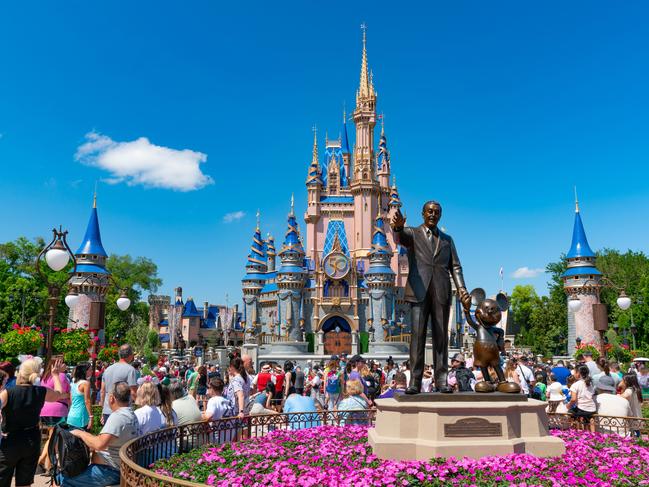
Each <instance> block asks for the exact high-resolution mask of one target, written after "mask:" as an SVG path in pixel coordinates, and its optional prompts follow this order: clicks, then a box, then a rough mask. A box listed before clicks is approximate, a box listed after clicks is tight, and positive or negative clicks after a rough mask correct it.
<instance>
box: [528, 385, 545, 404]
mask: <svg viewBox="0 0 649 487" xmlns="http://www.w3.org/2000/svg"><path fill="white" fill-rule="evenodd" d="M530 397H531V398H532V399H538V400H539V401H540V400H541V398H542V397H543V391H541V388H540V387H539V386H534V389H532V392H531V393H530Z"/></svg>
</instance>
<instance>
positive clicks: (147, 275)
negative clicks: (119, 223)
mask: <svg viewBox="0 0 649 487" xmlns="http://www.w3.org/2000/svg"><path fill="white" fill-rule="evenodd" d="M106 268H108V269H109V270H110V272H111V273H112V274H113V278H114V279H115V282H117V284H118V287H119V288H123V289H127V294H128V297H129V298H130V300H131V307H130V308H129V309H128V310H126V311H120V310H119V308H118V307H117V305H116V302H117V298H118V297H119V295H120V293H121V289H118V288H116V287H115V286H113V287H111V289H110V290H109V292H108V294H107V296H106V339H107V340H108V341H117V342H118V343H124V342H125V341H126V333H127V332H128V330H130V329H131V328H133V327H134V326H135V325H136V324H137V323H138V320H139V321H142V322H144V323H148V322H149V305H148V304H147V303H145V302H143V301H141V299H142V294H143V293H144V292H145V291H147V292H151V293H153V292H155V291H156V290H157V289H158V286H160V285H161V284H162V280H161V279H160V278H159V277H158V266H157V265H156V264H155V263H154V262H153V261H152V260H150V259H147V258H146V257H136V258H135V259H134V258H132V257H131V256H130V255H111V256H110V257H109V258H108V260H107V261H106Z"/></svg>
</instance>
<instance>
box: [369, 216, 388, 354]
mask: <svg viewBox="0 0 649 487" xmlns="http://www.w3.org/2000/svg"><path fill="white" fill-rule="evenodd" d="M369 259H370V268H369V269H368V270H367V272H365V281H366V282H367V287H368V288H369V295H370V310H369V312H370V313H369V319H368V321H369V324H370V328H371V329H376V328H377V327H378V326H381V328H382V329H383V330H386V329H387V326H388V320H389V317H390V316H391V315H392V313H393V310H392V307H393V303H394V298H393V294H394V276H395V273H394V271H393V270H392V268H391V267H390V261H391V259H392V250H391V249H390V245H389V244H388V240H387V237H386V235H385V223H384V221H383V216H382V215H381V214H379V215H377V216H376V220H375V223H374V233H373V235H372V250H371V251H370V253H369ZM383 336H384V334H383V333H381V334H380V335H379V341H383ZM374 337H376V335H374Z"/></svg>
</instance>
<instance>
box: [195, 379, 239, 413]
mask: <svg viewBox="0 0 649 487" xmlns="http://www.w3.org/2000/svg"><path fill="white" fill-rule="evenodd" d="M224 388H225V384H224V383H223V381H222V380H221V379H218V378H214V379H212V380H210V382H209V386H208V390H207V394H208V396H209V397H210V398H209V400H208V401H207V407H206V408H205V411H204V412H203V419H204V420H206V421H215V420H217V419H221V418H225V417H227V416H231V415H232V414H233V413H234V409H233V407H232V403H231V402H230V401H229V400H228V399H226V398H225V397H223V389H224Z"/></svg>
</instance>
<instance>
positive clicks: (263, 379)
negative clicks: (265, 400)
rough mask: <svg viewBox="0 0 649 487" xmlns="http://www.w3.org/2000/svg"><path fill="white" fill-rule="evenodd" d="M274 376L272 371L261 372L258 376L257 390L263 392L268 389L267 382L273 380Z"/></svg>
mask: <svg viewBox="0 0 649 487" xmlns="http://www.w3.org/2000/svg"><path fill="white" fill-rule="evenodd" d="M272 378H273V376H272V375H271V374H270V372H261V373H260V374H259V375H258V376H257V392H263V391H264V390H265V389H266V384H268V382H269V381H271V380H272Z"/></svg>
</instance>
